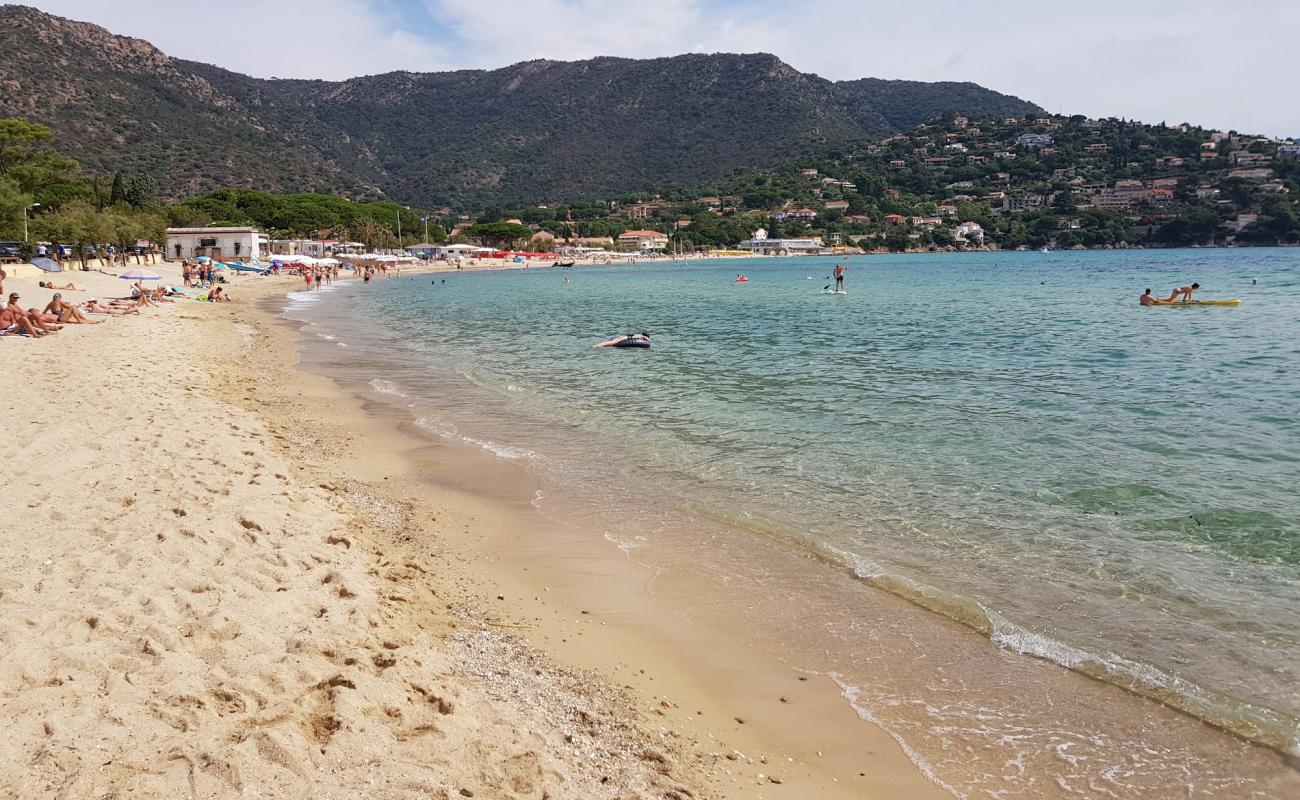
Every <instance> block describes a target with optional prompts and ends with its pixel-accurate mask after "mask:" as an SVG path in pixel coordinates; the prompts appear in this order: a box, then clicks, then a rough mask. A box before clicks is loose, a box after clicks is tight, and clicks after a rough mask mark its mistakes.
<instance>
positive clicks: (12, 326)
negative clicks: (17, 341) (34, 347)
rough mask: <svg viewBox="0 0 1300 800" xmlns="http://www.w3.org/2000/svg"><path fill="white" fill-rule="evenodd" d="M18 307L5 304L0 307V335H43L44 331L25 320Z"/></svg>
mask: <svg viewBox="0 0 1300 800" xmlns="http://www.w3.org/2000/svg"><path fill="white" fill-rule="evenodd" d="M19 311H20V309H14V308H10V307H8V306H6V307H5V308H0V336H20V335H25V336H44V335H45V332H44V331H41V330H38V329H37V328H36V326H34V325H32V323H31V322H29V321H28V320H27V316H26V315H25V314H20V313H19Z"/></svg>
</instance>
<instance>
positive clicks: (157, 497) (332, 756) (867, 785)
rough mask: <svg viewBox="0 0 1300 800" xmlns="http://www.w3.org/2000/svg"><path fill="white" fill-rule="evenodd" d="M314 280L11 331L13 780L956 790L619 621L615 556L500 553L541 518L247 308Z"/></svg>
mask: <svg viewBox="0 0 1300 800" xmlns="http://www.w3.org/2000/svg"><path fill="white" fill-rule="evenodd" d="M149 268H151V269H155V270H157V271H159V272H161V273H162V274H163V275H164V276H165V277H166V278H168V279H169V280H168V282H172V281H173V280H174V272H175V270H174V269H172V268H171V267H170V265H158V266H154V267H149ZM56 277H57V279H58V281H59V282H60V283H63V282H65V281H68V280H71V281H74V282H76V284H77V286H78V287H79V288H81V289H85V290H86V291H85V292H65V297H66V298H68V299H71V300H81V299H84V298H86V297H90V296H94V297H98V298H100V299H103V298H104V297H106V296H115V295H120V294H122V289H123V288H124V287H125V282H122V281H118V280H115V279H114V278H112V277H110V276H108V275H102V274H97V273H81V272H73V273H65V274H62V275H58V276H56ZM82 281H85V285H84V286H83V284H82ZM35 284H36V279H35V278H23V279H18V280H16V279H12V278H11V279H10V280H7V281H6V282H5V291H6V293H7V292H10V291H17V292H19V293H20V294H21V295H22V303H23V305H24V306H31V305H37V306H43V305H44V303H45V302H47V301H48V297H49V294H50V293H49V292H48V291H46V290H42V289H38V288H37V287H36V285H35ZM298 285H299V284H298V282H297V281H296V280H294V279H292V278H284V279H259V278H249V277H240V278H237V279H236V280H235V281H234V285H233V287H232V288H231V294H232V295H233V296H234V297H235V298H236V300H237V301H238V302H236V303H232V304H228V305H220V306H218V305H211V304H206V303H197V302H186V301H182V302H178V303H175V304H171V305H168V306H165V307H162V308H157V309H146V310H145V313H144V314H142V315H141V316H138V317H126V318H113V319H109V320H108V322H107V323H106V324H103V325H96V326H68V327H66V328H65V329H64V330H63V331H61V332H59V333H57V334H55V335H52V336H48V337H45V338H43V339H40V340H28V339H18V338H8V339H4V340H0V350H2V351H3V352H4V359H5V362H6V367H7V368H8V369H7V372H8V375H9V379H8V380H7V381H6V386H7V388H8V391H6V392H5V395H4V400H3V407H4V413H5V415H6V418H7V419H8V421H9V426H8V427H9V436H7V437H6V438H5V441H4V444H3V445H0V454H2V455H3V463H4V465H5V466H4V467H3V478H2V481H3V483H2V485H3V487H4V489H3V498H4V503H3V506H4V508H5V509H6V511H7V512H8V513H7V521H8V523H9V524H8V525H6V526H5V528H4V533H3V537H4V540H3V543H4V547H3V554H0V620H2V621H3V623H2V624H0V631H3V633H0V637H2V638H0V643H2V644H3V647H4V650H5V653H6V657H5V658H4V660H3V661H2V662H0V724H3V726H4V728H5V730H6V731H7V732H9V735H7V736H6V737H5V738H4V742H3V744H0V787H2V789H3V793H4V794H5V795H8V796H15V797H69V798H71V797H89V796H96V797H101V796H104V797H107V796H131V797H239V796H257V797H286V798H288V797H308V796H312V797H357V796H367V797H392V798H399V797H447V798H452V797H473V796H478V797H503V798H504V797H510V798H513V797H534V798H536V797H551V798H561V797H647V798H649V797H662V798H687V797H781V796H785V797H809V796H819V797H893V796H907V797H940V796H944V793H943V792H941V791H940V790H939V789H938V788H937V787H935V786H934V785H932V784H931V783H929V782H928V781H927V780H926V779H925V778H924V776H922V775H921V774H920V773H919V771H917V770H916V769H915V768H914V767H913V766H912V764H911V763H910V762H909V761H908V760H907V758H906V757H905V755H904V754H903V752H902V751H901V750H900V749H899V748H898V747H897V745H896V744H895V743H894V742H893V741H892V740H891V739H890V738H889V737H888V736H886V735H885V734H884V733H883V732H881V731H879V730H876V729H874V728H872V727H871V726H867V725H864V724H862V723H861V722H860V721H859V720H858V719H857V718H856V716H854V715H853V714H852V713H851V711H850V710H849V709H848V708H847V707H846V706H845V705H844V704H843V703H842V702H840V701H839V697H838V694H837V692H836V691H835V687H834V686H833V685H830V684H829V682H826V681H820V682H810V681H807V680H802V681H801V680H800V678H799V676H797V675H794V674H792V673H791V672H790V670H788V669H783V668H781V667H780V665H777V664H770V663H764V662H763V661H762V660H761V659H758V660H754V661H752V662H748V663H747V662H745V661H744V660H743V651H742V650H740V649H728V648H739V647H741V646H740V645H727V646H723V647H721V648H720V649H718V650H717V651H716V652H714V653H711V654H704V653H700V654H698V655H693V654H691V653H689V652H683V651H681V650H680V649H674V646H672V645H671V643H674V642H675V643H677V645H678V646H680V643H681V642H682V641H684V639H683V638H682V637H686V638H685V641H689V635H688V634H687V633H683V631H682V630H681V626H680V625H675V623H672V622H671V621H669V620H664V619H659V620H658V622H659V623H660V627H663V628H674V627H675V630H673V631H671V632H670V633H668V634H665V633H664V632H663V631H659V632H657V633H656V632H654V631H651V630H648V629H647V626H645V625H636V624H631V623H629V622H626V620H627V619H630V618H631V615H627V614H620V613H615V612H617V611H619V609H620V608H623V607H626V606H630V605H635V604H637V603H640V602H642V600H643V599H644V598H642V597H641V594H640V593H639V592H638V591H637V590H636V589H632V590H628V589H627V588H626V587H628V586H633V587H635V586H636V585H637V582H638V581H644V576H636V575H635V574H631V573H628V574H622V575H620V574H618V573H617V570H619V569H623V568H622V567H619V566H617V562H616V561H614V560H611V559H604V560H601V561H600V562H599V563H597V562H596V561H594V560H593V562H592V563H591V564H589V565H579V566H581V567H587V568H590V569H588V570H587V573H586V574H588V575H590V576H591V579H590V580H585V579H583V580H579V579H578V578H577V577H575V576H577V575H579V574H583V573H582V572H581V571H580V570H579V569H574V568H573V567H574V565H569V566H570V567H571V569H570V570H569V571H568V572H567V573H561V572H559V571H556V570H555V569H554V565H550V567H549V569H550V570H551V571H550V572H546V571H545V570H544V569H543V566H544V565H537V564H534V565H532V571H531V572H530V565H529V564H528V563H526V562H524V563H521V562H520V560H519V559H518V558H512V559H505V560H500V561H498V560H497V559H496V558H494V550H493V548H492V546H491V545H492V543H499V542H503V541H507V540H509V539H510V538H512V537H527V536H528V535H529V533H530V530H529V529H528V527H527V526H529V525H531V524H533V523H532V522H531V521H530V520H529V518H528V517H527V515H526V514H525V513H523V510H522V509H519V508H515V507H512V506H511V505H510V504H509V503H505V502H501V501H500V500H496V499H493V498H491V497H487V496H485V495H482V494H476V493H475V492H473V491H468V490H466V489H464V488H457V487H454V486H450V485H438V484H437V483H436V482H430V481H429V479H428V476H427V470H424V469H421V467H424V466H427V465H426V464H424V463H423V462H422V461H421V460H420V459H421V457H422V454H421V453H419V452H417V451H416V444H414V443H413V442H412V441H411V440H407V439H405V438H403V437H402V436H401V434H400V431H397V430H395V429H394V428H393V427H392V426H391V425H388V424H386V423H385V421H384V420H382V419H378V418H375V417H373V416H371V415H368V414H367V413H366V411H365V410H364V409H363V408H362V407H361V405H360V404H359V403H358V402H357V401H356V400H355V399H354V398H352V397H351V396H349V395H347V394H345V393H343V392H341V391H340V390H339V389H338V387H336V386H335V385H333V384H332V383H331V382H330V381H327V380H325V379H323V378H318V377H313V376H308V375H305V374H301V373H298V372H295V371H294V370H293V369H292V366H293V364H294V363H295V362H296V359H297V351H296V346H295V340H294V335H293V332H292V331H291V330H290V329H288V328H287V327H286V326H284V325H282V324H280V323H279V322H278V321H277V320H276V319H275V318H274V317H272V316H270V315H269V314H267V313H266V312H264V311H262V310H259V309H258V308H256V305H255V303H254V302H253V300H254V299H255V298H256V297H257V296H267V295H274V294H277V293H283V292H286V291H292V290H295V289H297V288H298ZM438 457H439V458H440V459H441V460H442V461H443V462H444V463H442V464H441V466H442V468H443V472H445V473H452V472H454V473H457V474H461V475H471V474H475V473H476V472H477V473H479V474H487V473H491V471H492V470H493V469H494V468H493V465H492V464H491V463H490V462H483V461H481V460H480V461H477V462H475V461H474V459H475V458H479V459H481V456H479V455H474V454H470V453H468V452H466V453H465V454H461V455H457V454H454V453H449V452H447V451H441V452H440V453H439V456H438ZM462 457H463V459H464V460H463V461H457V459H462ZM448 460H453V461H454V462H455V463H445V462H447V461H448ZM611 565H612V566H611ZM626 569H629V570H631V569H633V568H632V567H631V566H630V565H629V566H628V567H627V568H626ZM601 571H603V572H604V574H598V573H600V572H601ZM566 575H567V578H566V577H565V576H566ZM551 583H554V585H551ZM619 587H621V588H619ZM552 589H554V590H555V591H551V590H552ZM602 597H604V598H606V599H607V600H609V601H610V602H608V603H606V604H604V605H601V604H600V600H601V598H602ZM615 599H616V600H617V602H614V600H615ZM645 618H646V617H644V616H642V617H641V619H645ZM696 644H699V643H698V642H697V643H696ZM742 665H743V666H742Z"/></svg>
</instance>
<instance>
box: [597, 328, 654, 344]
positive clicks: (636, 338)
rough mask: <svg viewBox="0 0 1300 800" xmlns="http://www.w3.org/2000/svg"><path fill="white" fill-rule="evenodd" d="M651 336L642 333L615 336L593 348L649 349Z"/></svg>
mask: <svg viewBox="0 0 1300 800" xmlns="http://www.w3.org/2000/svg"><path fill="white" fill-rule="evenodd" d="M649 346H650V334H649V333H646V332H645V331H642V332H641V333H627V334H624V335H622V336H615V337H614V338H613V339H609V340H607V341H604V342H601V343H599V344H593V345H592V347H649Z"/></svg>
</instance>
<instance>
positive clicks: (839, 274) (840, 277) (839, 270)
mask: <svg viewBox="0 0 1300 800" xmlns="http://www.w3.org/2000/svg"><path fill="white" fill-rule="evenodd" d="M833 274H834V275H835V291H837V292H842V291H844V265H843V264H836V265H835V272H834V273H833Z"/></svg>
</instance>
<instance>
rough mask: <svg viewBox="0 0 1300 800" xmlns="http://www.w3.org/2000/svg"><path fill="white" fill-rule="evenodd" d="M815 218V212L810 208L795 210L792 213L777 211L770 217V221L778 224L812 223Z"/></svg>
mask: <svg viewBox="0 0 1300 800" xmlns="http://www.w3.org/2000/svg"><path fill="white" fill-rule="evenodd" d="M816 218H817V212H816V211H813V210H812V209H811V208H796V209H794V210H793V211H778V212H776V213H775V214H773V215H772V219H774V220H777V221H778V222H812V221H813V220H814V219H816Z"/></svg>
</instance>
